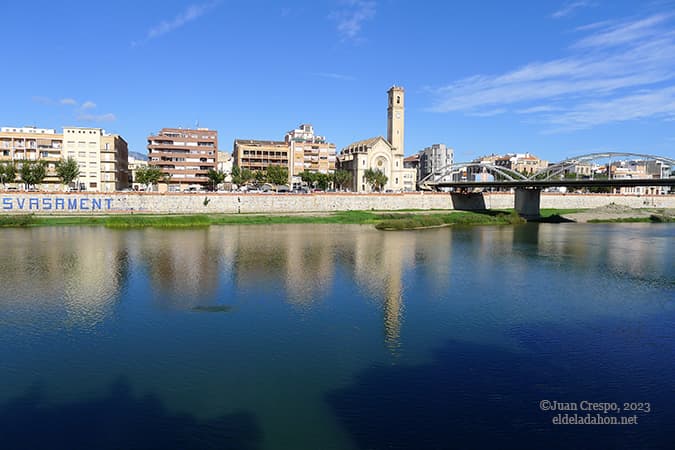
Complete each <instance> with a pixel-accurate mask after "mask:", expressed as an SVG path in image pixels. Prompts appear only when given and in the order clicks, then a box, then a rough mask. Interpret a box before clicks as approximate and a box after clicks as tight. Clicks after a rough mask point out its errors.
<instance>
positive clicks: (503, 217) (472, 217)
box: [0, 211, 522, 229]
mask: <svg viewBox="0 0 675 450" xmlns="http://www.w3.org/2000/svg"><path fill="white" fill-rule="evenodd" d="M521 221H522V219H520V218H519V217H518V216H517V215H516V214H515V213H513V212H510V211H485V212H465V211H452V212H440V211H416V212H375V211H343V212H335V213H315V214H311V213H309V214H287V215H273V214H269V215H268V214H215V215H206V214H194V215H145V214H134V215H115V216H63V217H60V216H35V215H27V214H26V215H11V216H10V215H7V216H0V227H40V226H63V225H99V226H100V225H102V226H105V227H108V228H119V229H125V228H146V227H153V228H198V227H208V226H210V225H268V224H285V223H287V224H291V223H292V224H303V223H305V224H315V223H327V224H330V223H335V224H372V225H376V226H378V228H381V229H383V227H382V224H383V223H384V224H385V226H384V228H387V229H406V228H420V227H430V226H439V225H446V224H459V225H478V224H485V225H487V224H510V223H520V222H521Z"/></svg>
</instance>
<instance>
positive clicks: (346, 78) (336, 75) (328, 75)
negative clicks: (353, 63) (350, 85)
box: [311, 72, 355, 81]
mask: <svg viewBox="0 0 675 450" xmlns="http://www.w3.org/2000/svg"><path fill="white" fill-rule="evenodd" d="M311 75H314V76H315V77H323V78H332V79H334V80H343V81H353V80H354V79H355V78H354V77H353V76H351V75H344V74H341V73H333V72H314V73H312V74H311Z"/></svg>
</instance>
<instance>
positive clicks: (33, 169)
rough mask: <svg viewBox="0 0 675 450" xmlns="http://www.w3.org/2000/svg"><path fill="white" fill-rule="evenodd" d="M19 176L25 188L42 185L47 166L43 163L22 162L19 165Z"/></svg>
mask: <svg viewBox="0 0 675 450" xmlns="http://www.w3.org/2000/svg"><path fill="white" fill-rule="evenodd" d="M19 175H20V176H21V180H23V182H24V183H25V184H26V187H29V186H31V185H32V186H36V185H38V184H40V183H42V180H44V179H45V177H46V176H47V164H46V163H45V162H44V161H31V162H29V161H24V162H23V163H22V164H21V169H20V170H19Z"/></svg>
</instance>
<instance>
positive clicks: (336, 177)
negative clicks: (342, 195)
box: [333, 170, 352, 190]
mask: <svg viewBox="0 0 675 450" xmlns="http://www.w3.org/2000/svg"><path fill="white" fill-rule="evenodd" d="M351 181H352V174H351V173H349V172H348V171H346V170H336V171H335V172H334V173H333V183H334V184H335V187H336V188H337V189H339V190H344V189H345V188H346V187H347V186H349V184H350V183H351Z"/></svg>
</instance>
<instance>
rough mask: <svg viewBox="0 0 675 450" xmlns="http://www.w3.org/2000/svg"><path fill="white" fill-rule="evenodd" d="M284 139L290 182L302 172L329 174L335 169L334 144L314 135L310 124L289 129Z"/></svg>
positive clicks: (297, 179)
mask: <svg viewBox="0 0 675 450" xmlns="http://www.w3.org/2000/svg"><path fill="white" fill-rule="evenodd" d="M285 141H286V142H287V144H288V145H289V146H290V160H289V162H290V164H289V171H288V173H289V177H290V178H291V182H293V183H296V182H299V181H300V174H301V173H302V172H314V173H324V174H329V173H333V172H334V171H335V163H336V155H335V144H331V143H328V142H326V138H325V137H323V136H318V135H315V134H314V127H312V125H310V124H302V125H300V126H299V127H298V128H296V129H295V130H291V131H289V132H288V133H286V137H285Z"/></svg>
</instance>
